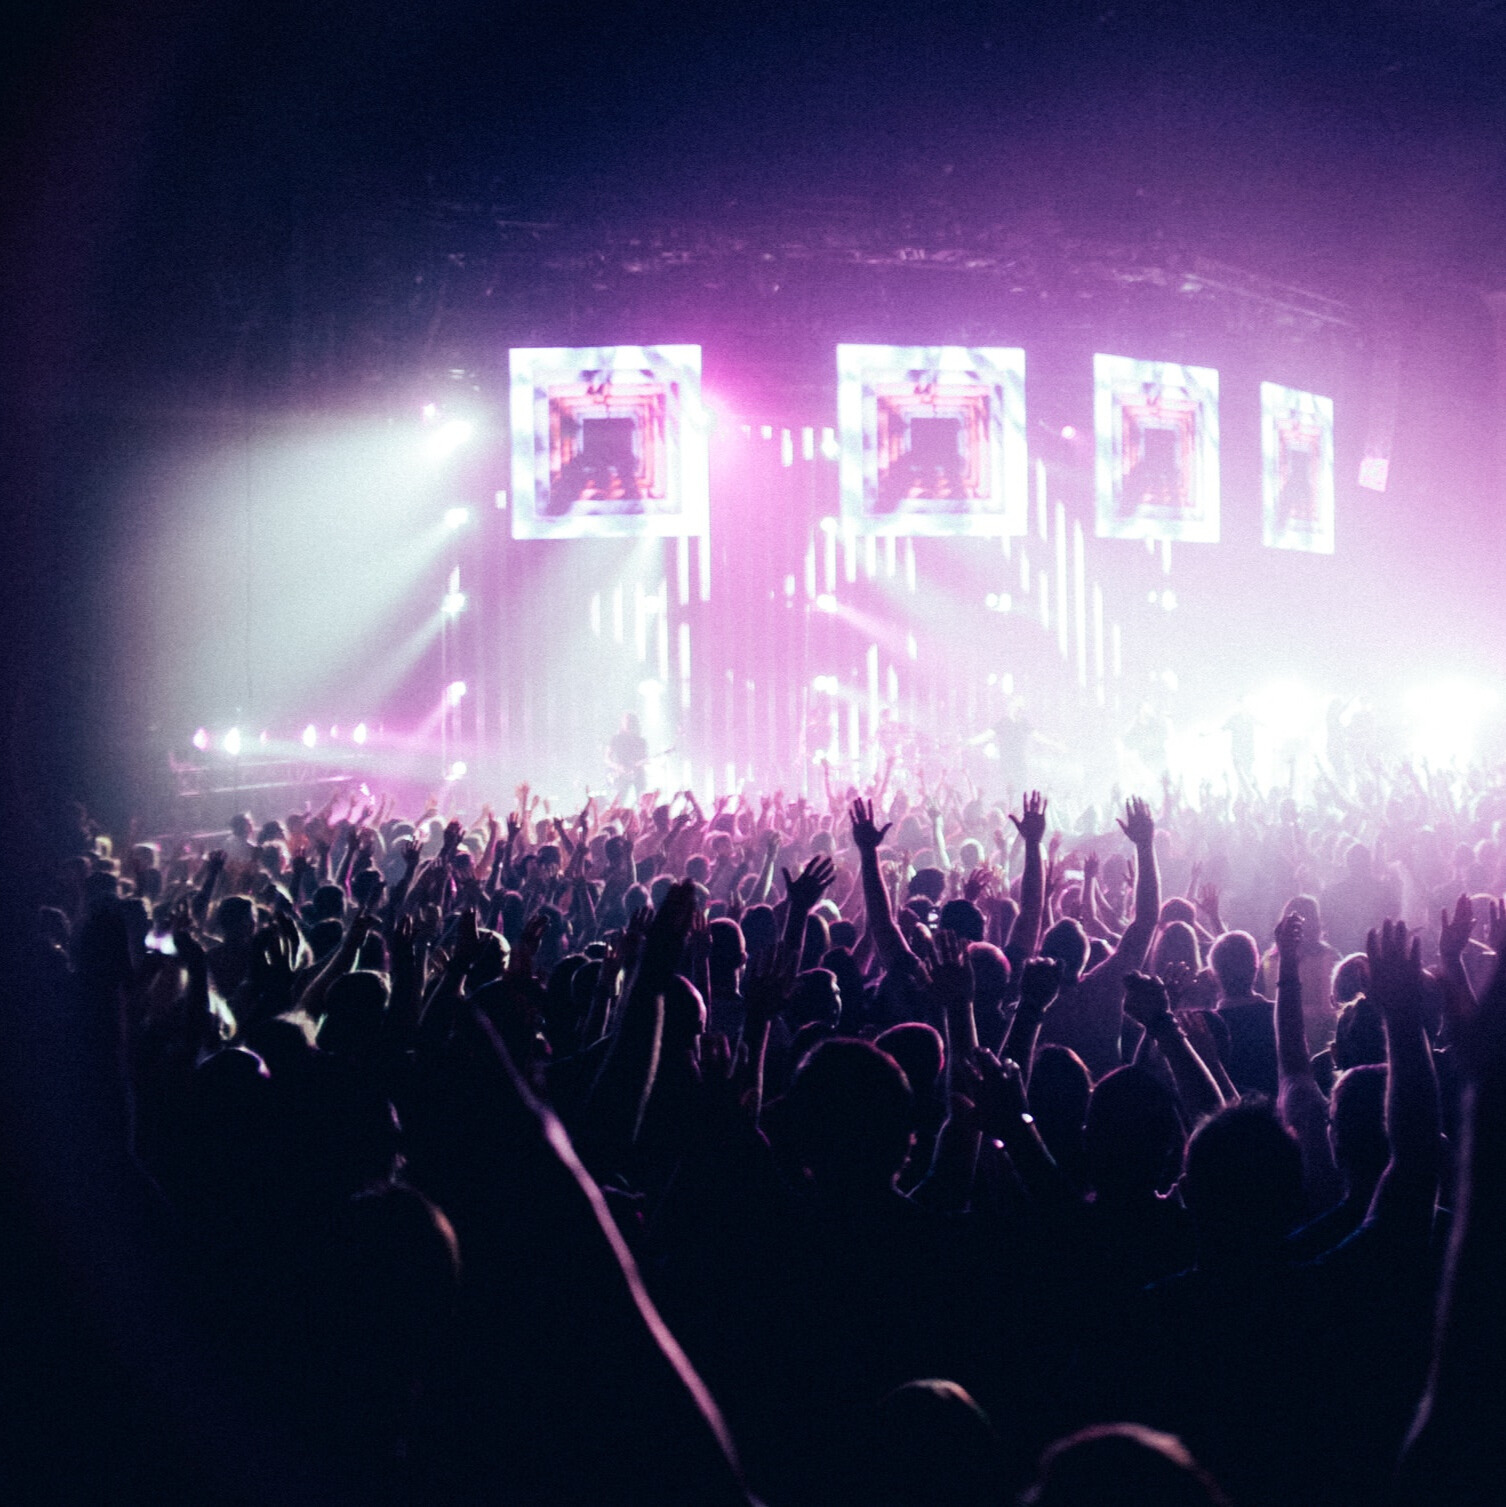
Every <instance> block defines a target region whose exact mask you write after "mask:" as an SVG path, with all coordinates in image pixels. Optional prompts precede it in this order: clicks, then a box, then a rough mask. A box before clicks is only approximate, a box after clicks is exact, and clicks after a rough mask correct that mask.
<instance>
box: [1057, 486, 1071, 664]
mask: <svg viewBox="0 0 1506 1507" xmlns="http://www.w3.org/2000/svg"><path fill="white" fill-rule="evenodd" d="M1067 611H1068V608H1067V510H1066V508H1064V507H1063V506H1062V505H1061V503H1057V505H1056V647H1057V649H1058V650H1059V651H1060V653H1061V657H1062V658H1063V659H1066V658H1067V655H1068V652H1069V650H1068V644H1067Z"/></svg>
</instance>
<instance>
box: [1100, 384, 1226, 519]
mask: <svg viewBox="0 0 1506 1507" xmlns="http://www.w3.org/2000/svg"><path fill="white" fill-rule="evenodd" d="M1093 430H1094V439H1095V447H1096V464H1095V467H1094V478H1095V482H1096V487H1095V490H1096V492H1097V502H1098V507H1097V515H1098V518H1097V532H1098V537H1099V538H1100V539H1173V540H1184V541H1186V542H1188V543H1193V544H1217V543H1218V373H1217V372H1216V371H1214V370H1212V368H1210V367H1206V366H1179V365H1177V364H1176V363H1174V362H1168V361H1136V360H1133V359H1132V358H1130V357H1128V356H1094V357H1093Z"/></svg>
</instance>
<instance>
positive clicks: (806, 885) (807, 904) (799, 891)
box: [779, 827, 889, 911]
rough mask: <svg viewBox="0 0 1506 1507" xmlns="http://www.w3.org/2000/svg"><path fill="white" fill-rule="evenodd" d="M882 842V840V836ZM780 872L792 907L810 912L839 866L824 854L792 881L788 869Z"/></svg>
mask: <svg viewBox="0 0 1506 1507" xmlns="http://www.w3.org/2000/svg"><path fill="white" fill-rule="evenodd" d="M888 830H889V829H888V828H887V827H886V828H885V829H884V831H886V832H887V831H888ZM880 840H882V835H881V839H880ZM779 872H780V873H781V874H783V875H784V888H785V893H786V894H787V895H788V896H789V900H790V905H791V906H792V907H794V908H796V909H799V910H805V911H809V910H810V909H811V907H812V906H813V905H815V903H816V901H818V900H819V899H820V898H821V896H822V895H823V894H824V893H825V891H826V889H827V887H828V886H829V885H830V884H831V882H832V880H833V879H835V878H836V877H837V866H836V864H834V863H833V862H832V861H831V859H830V858H828V857H827V856H826V855H825V854H824V853H817V854H816V856H815V857H814V858H812V859H811V860H810V862H809V863H807V864H806V866H805V867H804V868H803V869H801V871H800V875H799V877H798V878H795V879H792V878H791V877H790V871H789V870H788V869H783V868H782V869H780V871H779Z"/></svg>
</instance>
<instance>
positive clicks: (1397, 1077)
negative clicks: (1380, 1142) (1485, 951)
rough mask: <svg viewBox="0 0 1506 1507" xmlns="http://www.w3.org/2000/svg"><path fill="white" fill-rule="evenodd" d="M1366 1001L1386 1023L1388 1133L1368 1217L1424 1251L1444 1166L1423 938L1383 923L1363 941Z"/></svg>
mask: <svg viewBox="0 0 1506 1507" xmlns="http://www.w3.org/2000/svg"><path fill="white" fill-rule="evenodd" d="M1365 950H1366V952H1367V953H1368V954H1369V958H1370V991H1369V997H1370V998H1371V999H1372V1000H1373V1001H1374V1003H1375V1005H1376V1006H1377V1007H1378V1008H1379V1010H1380V1012H1381V1016H1382V1018H1383V1019H1384V1020H1385V1023H1386V1069H1387V1077H1386V1135H1387V1138H1388V1139H1389V1140H1390V1143H1391V1160H1390V1161H1389V1162H1388V1163H1387V1164H1386V1170H1385V1171H1384V1172H1383V1173H1382V1174H1381V1180H1380V1184H1379V1186H1378V1187H1377V1188H1376V1190H1375V1199H1374V1201H1373V1202H1372V1203H1371V1205H1370V1219H1371V1221H1372V1222H1373V1223H1375V1224H1377V1225H1381V1226H1384V1227H1385V1228H1386V1229H1387V1230H1388V1231H1392V1232H1395V1233H1399V1234H1403V1235H1406V1236H1408V1237H1410V1238H1412V1239H1415V1240H1416V1241H1417V1242H1418V1244H1419V1245H1420V1246H1422V1247H1424V1248H1425V1246H1426V1243H1427V1239H1428V1236H1429V1232H1430V1230H1431V1227H1432V1218H1433V1204H1434V1202H1435V1200H1436V1198H1437V1195H1438V1176H1439V1172H1440V1171H1441V1168H1442V1145H1441V1142H1440V1138H1439V1131H1440V1123H1439V1113H1438V1080H1437V1078H1436V1077H1435V1075H1434V1072H1433V1054H1432V1051H1431V1049H1430V1048H1429V1046H1428V1038H1427V1032H1426V1030H1425V1029H1424V1026H1423V1015H1422V939H1421V938H1420V937H1418V936H1413V937H1411V939H1410V942H1409V940H1408V935H1407V928H1406V925H1405V923H1403V922H1401V921H1396V922H1392V921H1387V922H1385V923H1384V924H1383V925H1382V927H1381V929H1380V931H1379V932H1374V931H1372V932H1371V933H1370V935H1369V938H1368V940H1367V942H1366V949H1365Z"/></svg>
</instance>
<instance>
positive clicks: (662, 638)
mask: <svg viewBox="0 0 1506 1507" xmlns="http://www.w3.org/2000/svg"><path fill="white" fill-rule="evenodd" d="M654 626H655V628H656V629H657V645H656V647H657V648H658V651H659V683H660V684H661V685H662V686H663V687H664V689H665V694H666V695H667V694H668V692H669V582H668V581H667V580H664V581H660V582H659V621H658V622H657V623H656V624H655V625H654Z"/></svg>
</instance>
